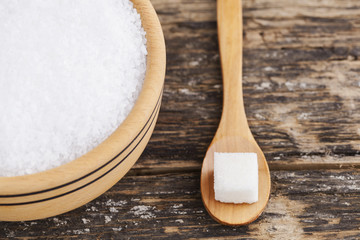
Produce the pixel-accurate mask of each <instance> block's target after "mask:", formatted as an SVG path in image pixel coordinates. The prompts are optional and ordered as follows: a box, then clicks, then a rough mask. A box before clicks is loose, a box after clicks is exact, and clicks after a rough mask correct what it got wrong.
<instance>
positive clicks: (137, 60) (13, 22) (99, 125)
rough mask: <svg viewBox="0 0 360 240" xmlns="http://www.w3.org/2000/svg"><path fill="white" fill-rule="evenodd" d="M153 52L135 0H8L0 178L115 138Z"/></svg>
mask: <svg viewBox="0 0 360 240" xmlns="http://www.w3.org/2000/svg"><path fill="white" fill-rule="evenodd" d="M146 54H147V52H146V38H145V31H144V30H143V28H142V26H141V20H140V16H139V14H138V13H137V11H136V10H135V9H134V8H133V5H132V3H131V2H130V1H129V0H101V1H100V0H51V1H47V0H17V1H13V0H1V1H0V166H1V167H0V176H17V175H24V174H30V173H36V172H40V171H43V170H47V169H50V168H53V167H57V166H59V165H61V164H64V163H66V162H69V161H71V160H73V159H76V158H78V157H79V156H81V155H83V154H85V153H86V152H88V151H90V150H91V149H93V148H94V147H96V146H97V145H98V144H99V143H101V142H102V141H104V140H105V139H106V138H107V137H109V136H110V135H111V133H113V132H114V130H115V129H116V128H117V127H118V126H119V125H120V124H121V122H122V121H123V120H124V119H125V118H126V116H127V115H128V113H129V112H130V111H131V109H132V107H133V105H134V103H135V101H136V98H137V97H138V94H139V92H140V90H141V87H142V83H143V80H144V76H145V70H146Z"/></svg>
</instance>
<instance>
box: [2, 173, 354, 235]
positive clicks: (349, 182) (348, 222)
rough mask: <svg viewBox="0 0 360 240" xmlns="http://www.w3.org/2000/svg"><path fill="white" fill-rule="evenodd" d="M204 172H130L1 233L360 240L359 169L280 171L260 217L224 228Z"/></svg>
mask: <svg viewBox="0 0 360 240" xmlns="http://www.w3.org/2000/svg"><path fill="white" fill-rule="evenodd" d="M199 179H200V176H199V173H197V172H194V173H185V174H166V175H149V176H128V177H125V178H123V179H122V180H121V181H120V182H119V183H118V184H116V185H115V186H114V187H113V188H112V189H111V190H110V191H108V192H107V193H105V194H104V195H102V196H101V197H99V198H98V199H96V200H94V201H92V202H90V203H89V204H87V205H85V206H84V207H81V208H79V209H77V210H74V211H72V212H70V213H66V214H63V215H60V216H57V217H53V218H48V219H45V220H39V221H31V222H19V223H17V222H15V223H9V222H2V223H0V226H1V227H0V238H13V239H35V238H36V239H37V238H40V239H41V238H50V237H57V238H61V239H64V238H65V239H72V238H74V239H75V238H82V239H119V238H121V239H128V238H132V239H150V238H166V239H184V238H186V239H191V238H197V239H198V238H203V239H209V238H216V239H220V238H225V239H231V238H234V239H239V238H240V237H246V238H259V239H271V238H276V239H344V238H346V239H358V238H360V228H359V226H360V201H359V199H360V171H359V170H357V171H342V170H333V171H296V172H291V171H274V172H273V173H272V181H273V185H272V194H271V197H270V201H269V204H268V206H267V208H266V210H265V212H264V213H263V214H262V215H261V216H260V218H259V219H258V220H257V221H256V222H254V223H253V224H250V225H249V226H244V227H228V226H222V225H219V224H218V223H217V222H215V221H214V220H212V219H211V218H210V217H209V215H208V214H207V213H206V210H205V209H204V207H203V204H202V201H201V195H200V191H199V185H200V182H199V181H200V180H199Z"/></svg>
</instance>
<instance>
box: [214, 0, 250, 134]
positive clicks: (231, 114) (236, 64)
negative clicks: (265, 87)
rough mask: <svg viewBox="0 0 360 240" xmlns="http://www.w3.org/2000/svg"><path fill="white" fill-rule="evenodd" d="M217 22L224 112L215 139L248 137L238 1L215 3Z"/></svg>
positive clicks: (241, 29) (240, 17) (226, 0)
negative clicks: (243, 90) (243, 91)
mask: <svg viewBox="0 0 360 240" xmlns="http://www.w3.org/2000/svg"><path fill="white" fill-rule="evenodd" d="M217 22H218V36H219V48H220V57H221V68H222V77H223V91H224V92H223V112H222V116H221V121H220V124H219V129H218V131H217V134H216V137H217V138H219V137H223V136H231V135H233V136H234V135H235V136H239V135H240V136H244V135H245V136H247V135H248V134H250V135H249V136H251V132H250V130H249V126H248V122H247V119H246V115H245V110H244V103H243V93H242V42H243V33H242V31H243V28H242V6H241V0H218V1H217Z"/></svg>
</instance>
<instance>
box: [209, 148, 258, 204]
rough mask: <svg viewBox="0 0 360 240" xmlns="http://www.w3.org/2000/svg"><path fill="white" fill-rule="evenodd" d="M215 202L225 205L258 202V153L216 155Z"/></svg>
mask: <svg viewBox="0 0 360 240" xmlns="http://www.w3.org/2000/svg"><path fill="white" fill-rule="evenodd" d="M214 191H215V200H217V201H220V202H225V203H254V202H257V201H258V163H257V155H256V153H221V152H215V153H214Z"/></svg>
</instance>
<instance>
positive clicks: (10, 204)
mask: <svg viewBox="0 0 360 240" xmlns="http://www.w3.org/2000/svg"><path fill="white" fill-rule="evenodd" d="M155 110H156V112H157V113H158V112H159V111H160V105H157V108H156V109H155ZM156 117H157V114H155V116H154V117H153V118H152V120H151V123H150V125H149V127H148V128H147V129H146V131H145V133H144V135H143V136H142V137H141V139H140V140H139V142H138V143H137V144H136V145H135V146H134V148H133V149H131V151H130V152H129V153H128V154H127V155H126V156H125V157H124V158H123V159H121V160H120V161H119V162H118V163H117V164H116V165H115V166H113V167H112V168H110V169H109V170H107V171H106V172H105V173H103V174H102V175H100V176H99V177H97V178H95V179H93V180H92V181H90V182H88V183H86V184H84V185H82V186H80V187H78V188H75V189H73V190H71V191H68V192H65V193H62V194H59V195H56V196H53V197H49V198H44V199H39V200H35V201H29V202H20V203H0V206H19V205H28V204H34V203H40V202H45V201H49V200H53V199H56V198H59V197H63V196H65V195H68V194H71V193H73V192H76V191H78V190H81V189H82V188H85V187H87V186H89V185H90V184H92V183H94V182H96V181H98V180H99V179H101V178H102V177H104V176H105V175H107V174H108V173H110V172H111V171H113V170H114V169H115V168H117V167H118V166H119V165H120V164H121V163H122V162H124V161H125V160H126V159H127V158H128V157H129V156H130V155H131V153H132V152H133V151H134V150H135V149H136V148H137V146H138V145H139V144H140V143H141V142H142V140H143V139H144V137H145V136H146V135H147V133H148V131H149V130H150V128H151V127H152V126H153V124H154V120H155V119H156Z"/></svg>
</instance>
